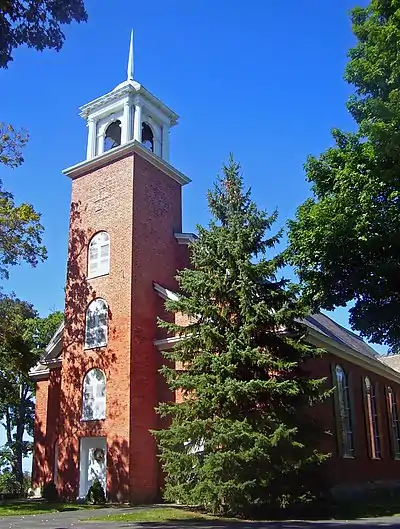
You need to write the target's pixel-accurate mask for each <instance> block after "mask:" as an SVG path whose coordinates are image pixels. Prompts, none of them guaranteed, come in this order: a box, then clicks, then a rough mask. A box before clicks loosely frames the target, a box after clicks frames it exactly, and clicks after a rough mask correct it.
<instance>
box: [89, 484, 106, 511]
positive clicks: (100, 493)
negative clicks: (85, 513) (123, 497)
mask: <svg viewBox="0 0 400 529" xmlns="http://www.w3.org/2000/svg"><path fill="white" fill-rule="evenodd" d="M86 500H87V501H88V502H90V503H93V504H94V505H99V504H103V503H105V502H106V495H105V494H104V489H103V487H102V485H101V483H100V481H99V480H98V479H97V478H96V479H95V480H94V481H93V484H92V485H91V487H90V488H89V490H88V493H87V495H86Z"/></svg>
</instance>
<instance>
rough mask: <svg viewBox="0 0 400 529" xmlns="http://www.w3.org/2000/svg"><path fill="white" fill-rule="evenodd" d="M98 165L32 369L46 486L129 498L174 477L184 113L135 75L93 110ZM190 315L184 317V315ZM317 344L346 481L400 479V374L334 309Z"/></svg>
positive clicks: (78, 184)
mask: <svg viewBox="0 0 400 529" xmlns="http://www.w3.org/2000/svg"><path fill="white" fill-rule="evenodd" d="M81 116H82V117H83V118H85V119H86V120H87V125H88V143H87V155H86V160H84V161H83V162H81V163H79V164H77V165H74V166H72V167H70V168H68V169H66V170H65V171H64V174H65V175H66V176H68V177H69V178H70V179H71V181H72V198H71V214H70V229H69V249H68V267H67V284H66V305H65V307H66V308H65V315H66V318H65V322H66V323H65V324H62V325H61V326H60V328H59V329H58V331H57V332H56V333H55V335H54V337H53V339H52V340H51V342H50V343H49V345H48V347H47V352H46V355H45V357H44V358H43V359H42V360H41V362H40V363H39V364H38V365H37V366H36V367H35V368H34V369H32V371H31V376H32V378H34V379H35V381H36V386H37V392H36V419H35V433H34V436H35V447H34V459H33V482H34V486H35V487H37V488H39V487H41V486H43V484H44V483H45V482H47V481H49V480H54V481H55V483H56V484H57V487H58V489H59V491H60V492H61V494H62V495H63V496H64V497H67V498H76V497H83V496H85V495H86V493H87V490H88V487H89V486H90V484H91V482H92V481H93V479H94V478H95V477H98V478H99V479H100V481H101V482H102V483H103V486H104V488H105V489H106V491H107V494H108V496H109V497H110V498H111V499H113V500H117V501H122V500H125V501H126V500H130V501H137V502H146V501H153V500H154V499H156V498H157V497H158V495H159V491H160V486H161V484H162V473H161V471H160V467H159V464H158V460H157V450H156V444H155V441H154V439H153V437H152V436H151V434H150V433H149V430H151V429H157V428H159V427H162V423H161V422H160V419H159V418H158V417H157V415H156V413H155V411H154V409H155V407H156V405H157V404H158V403H159V402H160V401H165V400H167V399H171V398H172V395H171V394H170V393H169V391H168V389H167V388H166V386H165V384H164V381H163V379H162V378H161V376H160V375H159V373H158V370H159V368H160V366H161V364H162V361H163V360H162V359H163V357H162V354H161V352H162V351H163V350H166V349H168V348H170V347H172V345H173V343H174V339H172V338H167V337H165V335H163V334H162V332H161V330H160V329H158V327H157V321H156V320H157V317H158V316H161V317H163V318H168V317H169V318H171V317H172V316H171V315H167V314H165V311H164V300H165V299H167V298H169V297H174V296H176V294H175V293H174V291H176V283H175V280H174V276H175V275H176V271H177V270H178V269H181V268H183V267H184V266H186V265H187V263H188V247H187V245H188V244H189V243H190V242H191V241H192V240H193V237H194V236H193V235H192V234H188V233H184V232H183V231H182V210H181V200H182V197H181V189H182V186H183V185H185V184H187V183H189V181H190V180H189V179H188V178H187V177H186V176H185V175H183V174H182V173H180V172H179V171H178V170H177V169H175V168H174V167H173V166H172V165H171V164H170V163H169V133H170V128H171V127H173V126H174V125H176V124H177V120H178V116H177V115H176V114H175V113H174V112H173V111H172V110H171V109H169V108H168V107H167V106H166V105H165V104H164V103H162V102H161V101H160V100H159V99H157V98H156V97H155V96H154V95H152V94H151V93H150V92H149V91H147V90H146V89H145V88H144V87H143V86H142V85H140V84H139V83H137V82H136V81H134V80H133V49H132V42H131V48H130V54H129V61H128V72H127V80H126V81H124V82H123V83H121V84H119V85H118V86H117V87H116V88H114V90H112V91H111V92H109V93H107V94H105V95H103V96H102V97H99V98H98V99H95V100H94V101H92V102H90V103H88V104H86V105H84V106H83V107H81ZM179 318H181V317H180V316H179V315H176V319H179ZM306 324H307V326H308V328H309V334H308V339H309V340H310V342H312V343H314V344H316V345H318V346H322V347H324V348H325V349H326V350H327V351H328V354H327V355H326V356H325V357H324V358H323V359H322V360H319V361H315V362H314V363H313V364H312V366H311V368H312V370H313V372H315V374H316V375H318V376H326V377H327V379H328V381H329V383H330V384H331V385H335V386H336V388H337V391H336V392H335V397H334V398H332V399H330V400H329V401H327V402H326V403H325V404H324V405H323V407H321V409H320V410H319V414H320V420H321V421H322V422H323V423H324V424H325V426H326V429H327V430H329V431H330V432H331V434H332V435H331V436H327V437H326V439H325V441H324V448H325V449H326V450H327V451H329V452H331V453H332V458H331V459H330V461H329V462H328V463H327V472H328V473H329V474H330V475H331V477H332V479H333V481H334V482H337V483H340V482H354V483H357V482H363V481H367V480H382V479H385V480H388V479H395V478H397V474H398V473H399V471H400V461H398V460H399V459H400V425H399V420H398V410H397V406H398V400H400V374H399V373H398V372H397V371H396V370H395V369H392V368H391V367H390V365H388V364H387V363H384V362H382V361H381V360H380V358H379V356H378V355H377V354H376V353H375V352H374V351H373V349H371V348H370V347H369V346H368V345H367V344H365V343H364V342H363V341H362V340H361V339H360V338H358V337H357V336H355V335H354V334H352V333H351V332H349V331H347V330H345V329H344V328H342V327H341V326H339V325H337V324H336V323H335V322H333V321H332V320H331V319H330V318H328V317H327V316H324V315H314V316H310V317H309V318H308V319H307V321H306Z"/></svg>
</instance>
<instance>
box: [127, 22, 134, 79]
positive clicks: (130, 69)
mask: <svg viewBox="0 0 400 529" xmlns="http://www.w3.org/2000/svg"><path fill="white" fill-rule="evenodd" d="M127 78H128V81H133V29H132V31H131V42H130V45H129V57H128V70H127Z"/></svg>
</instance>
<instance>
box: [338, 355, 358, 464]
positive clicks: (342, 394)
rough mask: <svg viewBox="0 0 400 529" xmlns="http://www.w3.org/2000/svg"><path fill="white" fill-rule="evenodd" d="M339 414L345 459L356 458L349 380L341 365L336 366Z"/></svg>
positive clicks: (341, 443)
mask: <svg viewBox="0 0 400 529" xmlns="http://www.w3.org/2000/svg"><path fill="white" fill-rule="evenodd" d="M335 379H336V380H335V385H336V398H337V404H338V406H337V412H338V417H337V419H338V429H339V432H338V441H339V446H340V449H341V453H342V455H343V457H354V434H353V424H352V422H353V421H352V414H351V403H350V388H349V379H348V376H347V374H346V373H345V371H344V369H343V368H342V366H340V365H336V366H335Z"/></svg>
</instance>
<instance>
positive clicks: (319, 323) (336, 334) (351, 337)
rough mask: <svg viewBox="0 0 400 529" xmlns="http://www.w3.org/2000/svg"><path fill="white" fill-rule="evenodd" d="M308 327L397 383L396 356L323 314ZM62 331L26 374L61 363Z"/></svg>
mask: <svg viewBox="0 0 400 529" xmlns="http://www.w3.org/2000/svg"><path fill="white" fill-rule="evenodd" d="M153 286H154V290H155V291H156V292H157V294H158V295H159V296H160V297H161V298H162V299H164V300H166V299H172V300H176V299H178V297H179V294H177V293H176V292H173V291H171V290H169V289H167V288H165V287H163V286H162V285H160V284H158V283H153ZM303 323H304V325H306V327H307V328H308V330H309V341H310V342H312V343H315V344H316V345H318V346H321V347H323V348H325V349H327V350H328V351H329V352H331V353H332V354H334V355H336V356H338V357H341V358H346V359H347V360H349V361H350V362H353V363H357V364H359V365H362V366H363V367H365V368H366V369H369V370H371V371H374V372H376V373H378V374H380V375H382V376H386V377H388V378H390V379H392V380H395V381H396V382H398V383H400V355H395V356H393V357H384V356H380V355H378V353H377V352H376V351H375V350H374V349H373V348H372V347H371V346H369V345H368V344H367V343H366V342H365V341H364V340H363V339H362V338H361V337H360V336H358V335H357V334H355V333H354V332H352V331H349V330H348V329H345V328H344V327H343V326H342V325H339V324H338V323H336V322H335V321H334V320H333V319H332V318H330V317H329V316H327V315H326V314H322V313H318V314H311V315H310V316H307V318H305V319H304V320H303ZM63 333H64V322H62V323H61V325H60V326H59V328H58V329H57V331H56V332H55V333H54V336H53V337H52V339H51V340H50V342H49V344H48V346H47V347H46V353H45V354H44V356H43V358H42V359H41V360H40V362H39V363H38V364H37V365H36V366H35V367H34V368H32V369H31V371H30V375H31V377H32V378H34V379H38V380H39V379H41V378H45V377H47V376H48V374H49V372H50V368H51V367H58V366H60V365H61V358H62V337H63ZM176 341H177V338H176V337H175V338H174V337H173V338H167V339H163V340H156V341H155V345H156V346H158V347H159V348H161V347H165V346H172V345H173V344H174V343H176Z"/></svg>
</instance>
